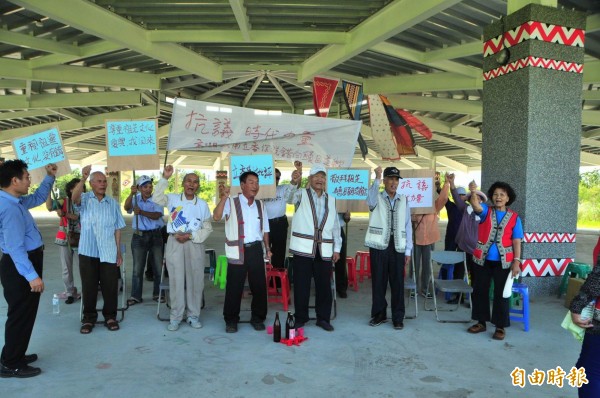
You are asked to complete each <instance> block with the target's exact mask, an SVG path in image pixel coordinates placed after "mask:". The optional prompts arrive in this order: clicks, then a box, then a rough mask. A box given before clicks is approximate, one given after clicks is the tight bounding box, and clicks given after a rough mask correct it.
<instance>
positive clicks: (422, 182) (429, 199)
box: [398, 170, 435, 214]
mask: <svg viewBox="0 0 600 398" xmlns="http://www.w3.org/2000/svg"><path fill="white" fill-rule="evenodd" d="M434 174H435V173H434V171H433V170H402V171H401V172H400V175H401V176H402V178H401V179H400V181H399V183H398V192H399V193H401V194H402V195H405V196H406V197H407V198H408V204H409V205H410V207H411V209H410V212H411V214H430V213H435V204H434V192H435V180H434Z"/></svg>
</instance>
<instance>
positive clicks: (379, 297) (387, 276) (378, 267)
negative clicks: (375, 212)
mask: <svg viewBox="0 0 600 398" xmlns="http://www.w3.org/2000/svg"><path fill="white" fill-rule="evenodd" d="M369 253H370V256H371V284H372V289H371V290H372V297H373V304H372V305H371V317H374V316H376V315H379V314H383V315H385V316H387V305H388V303H387V300H386V299H385V294H386V291H387V285H388V282H389V284H390V288H391V290H392V293H391V297H390V299H391V301H392V320H393V321H395V322H402V321H403V320H404V314H405V308H404V253H398V252H397V251H396V249H395V247H394V237H393V236H392V237H390V242H389V245H388V247H387V249H384V250H378V249H373V248H370V249H369Z"/></svg>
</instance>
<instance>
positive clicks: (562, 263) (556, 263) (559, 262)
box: [521, 258, 575, 276]
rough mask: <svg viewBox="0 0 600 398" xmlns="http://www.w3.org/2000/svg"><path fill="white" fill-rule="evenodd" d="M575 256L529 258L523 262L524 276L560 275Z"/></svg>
mask: <svg viewBox="0 0 600 398" xmlns="http://www.w3.org/2000/svg"><path fill="white" fill-rule="evenodd" d="M573 261H575V259H574V258H541V259H535V258H528V259H524V260H523V263H522V264H521V275H523V276H560V275H562V274H563V273H564V272H565V269H566V268H567V264H569V263H572V262H573Z"/></svg>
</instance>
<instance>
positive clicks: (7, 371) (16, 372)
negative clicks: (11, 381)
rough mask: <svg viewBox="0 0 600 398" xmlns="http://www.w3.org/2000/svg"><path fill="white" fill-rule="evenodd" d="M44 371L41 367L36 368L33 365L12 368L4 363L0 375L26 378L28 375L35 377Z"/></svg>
mask: <svg viewBox="0 0 600 398" xmlns="http://www.w3.org/2000/svg"><path fill="white" fill-rule="evenodd" d="M40 373H42V370H41V369H40V368H34V367H33V366H29V365H25V366H23V367H22V368H18V369H11V368H7V367H6V366H4V365H2V367H1V368H0V377H18V378H21V379H24V378H26V377H34V376H37V375H39V374H40Z"/></svg>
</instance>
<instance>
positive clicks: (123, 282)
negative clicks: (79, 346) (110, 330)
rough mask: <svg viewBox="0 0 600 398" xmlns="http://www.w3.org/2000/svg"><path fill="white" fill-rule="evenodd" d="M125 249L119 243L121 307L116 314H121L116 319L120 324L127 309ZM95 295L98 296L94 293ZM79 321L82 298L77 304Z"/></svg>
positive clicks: (99, 309)
mask: <svg viewBox="0 0 600 398" xmlns="http://www.w3.org/2000/svg"><path fill="white" fill-rule="evenodd" d="M126 249H127V247H126V246H125V243H121V255H122V256H123V264H121V266H120V267H119V268H120V269H121V286H120V290H121V306H120V307H119V308H117V312H120V313H121V317H120V318H119V319H117V321H118V322H121V321H122V320H123V319H125V311H127V309H128V308H129V306H128V305H127V278H126V267H125V252H126ZM96 294H98V293H97V292H96ZM96 312H102V308H96ZM79 319H80V320H81V321H83V296H82V297H81V301H80V303H79ZM101 323H104V321H103V320H102V321H96V324H101Z"/></svg>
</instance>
